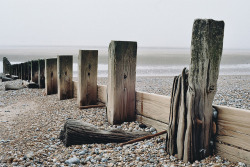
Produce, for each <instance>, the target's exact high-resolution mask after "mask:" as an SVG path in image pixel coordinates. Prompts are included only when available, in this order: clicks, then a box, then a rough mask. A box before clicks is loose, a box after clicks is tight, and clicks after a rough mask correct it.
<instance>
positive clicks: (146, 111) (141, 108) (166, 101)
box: [136, 92, 170, 123]
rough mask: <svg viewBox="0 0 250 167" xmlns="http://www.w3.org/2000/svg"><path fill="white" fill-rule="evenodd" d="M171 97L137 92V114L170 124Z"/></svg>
mask: <svg viewBox="0 0 250 167" xmlns="http://www.w3.org/2000/svg"><path fill="white" fill-rule="evenodd" d="M169 109H170V97H168V96H163V95H157V94H153V93H146V92H136V112H137V114H140V115H143V116H146V117H150V118H152V119H155V120H158V121H161V122H164V123H168V122H169V118H168V115H169V112H170V110H169Z"/></svg>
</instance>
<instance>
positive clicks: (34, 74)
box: [31, 60, 38, 83]
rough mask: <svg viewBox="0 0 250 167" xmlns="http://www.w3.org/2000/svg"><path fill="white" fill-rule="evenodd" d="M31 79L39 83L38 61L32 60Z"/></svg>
mask: <svg viewBox="0 0 250 167" xmlns="http://www.w3.org/2000/svg"><path fill="white" fill-rule="evenodd" d="M31 81H33V82H35V83H38V61H37V60H32V61H31Z"/></svg>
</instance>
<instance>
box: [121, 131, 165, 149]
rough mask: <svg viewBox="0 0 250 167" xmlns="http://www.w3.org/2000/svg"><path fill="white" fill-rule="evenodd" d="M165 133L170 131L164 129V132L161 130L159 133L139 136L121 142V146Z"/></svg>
mask: <svg viewBox="0 0 250 167" xmlns="http://www.w3.org/2000/svg"><path fill="white" fill-rule="evenodd" d="M165 133H168V131H166V130H164V131H162V132H159V133H156V134H153V135H148V136H143V137H139V138H136V139H133V140H130V141H127V142H124V143H121V144H120V145H121V146H124V145H126V144H132V143H135V142H138V141H142V140H145V139H151V138H153V137H156V136H160V135H163V134H165Z"/></svg>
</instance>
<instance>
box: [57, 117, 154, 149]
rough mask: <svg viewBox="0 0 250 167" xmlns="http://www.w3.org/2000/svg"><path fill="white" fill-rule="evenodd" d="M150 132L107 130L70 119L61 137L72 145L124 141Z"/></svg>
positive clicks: (64, 141)
mask: <svg viewBox="0 0 250 167" xmlns="http://www.w3.org/2000/svg"><path fill="white" fill-rule="evenodd" d="M149 134H150V133H149V132H126V131H122V130H119V131H118V130H115V131H106V130H101V129H98V128H97V127H95V126H94V125H91V124H89V123H86V122H83V121H80V120H68V121H67V122H66V123H65V125H64V129H63V130H62V131H61V133H60V136H59V138H60V139H61V140H62V141H63V143H64V145H65V146H71V145H79V144H91V143H122V142H126V141H129V140H132V139H135V138H138V137H142V136H146V135H149Z"/></svg>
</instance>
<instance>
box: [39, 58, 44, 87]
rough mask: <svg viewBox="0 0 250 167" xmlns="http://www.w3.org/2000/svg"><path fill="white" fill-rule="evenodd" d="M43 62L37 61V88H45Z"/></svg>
mask: <svg viewBox="0 0 250 167" xmlns="http://www.w3.org/2000/svg"><path fill="white" fill-rule="evenodd" d="M44 70H45V60H44V59H42V60H38V85H39V88H45V75H44Z"/></svg>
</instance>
